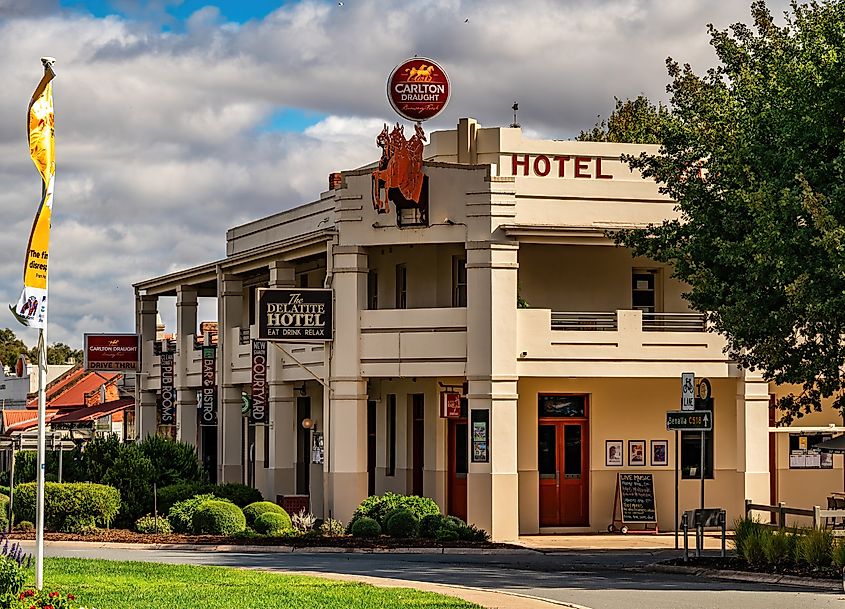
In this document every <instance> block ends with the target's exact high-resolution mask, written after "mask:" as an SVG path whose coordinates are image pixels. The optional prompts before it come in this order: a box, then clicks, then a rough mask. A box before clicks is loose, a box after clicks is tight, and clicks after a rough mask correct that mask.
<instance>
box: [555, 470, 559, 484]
mask: <svg viewBox="0 0 845 609" xmlns="http://www.w3.org/2000/svg"><path fill="white" fill-rule="evenodd" d="M555 486H560V472H559V471H555Z"/></svg>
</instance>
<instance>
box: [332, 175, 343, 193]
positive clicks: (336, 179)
mask: <svg viewBox="0 0 845 609" xmlns="http://www.w3.org/2000/svg"><path fill="white" fill-rule="evenodd" d="M342 182H343V178H342V177H341V175H340V172H339V171H334V172H332V173H330V174H329V190H339V189H340V188H341V187H342Z"/></svg>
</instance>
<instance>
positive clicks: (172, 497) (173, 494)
mask: <svg viewBox="0 0 845 609" xmlns="http://www.w3.org/2000/svg"><path fill="white" fill-rule="evenodd" d="M213 489H214V485H213V484H207V483H205V482H183V483H181V484H171V485H169V486H162V487H161V488H159V489H156V500H157V502H158V506H157V507H158V511H159V513H161V514H167V513H168V512H169V511H170V508H172V507H173V506H174V505H176V504H177V503H179V502H180V501H185V500H186V499H190V498H191V497H196V496H197V495H207V494H211V492H212V490H213Z"/></svg>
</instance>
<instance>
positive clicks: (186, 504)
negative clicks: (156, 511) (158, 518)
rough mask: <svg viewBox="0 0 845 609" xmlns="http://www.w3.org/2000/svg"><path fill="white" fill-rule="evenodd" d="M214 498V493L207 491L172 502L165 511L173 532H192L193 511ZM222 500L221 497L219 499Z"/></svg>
mask: <svg viewBox="0 0 845 609" xmlns="http://www.w3.org/2000/svg"><path fill="white" fill-rule="evenodd" d="M214 499H216V497H215V496H214V495H212V494H211V493H208V494H206V495H196V496H194V497H191V498H190V499H185V500H184V501H178V502H176V503H174V504H173V507H171V508H170V511H169V512H168V513H167V519H168V520H169V521H170V526H172V527H173V531H174V532H175V533H193V532H194V512H196V511H197V508H199V506H201V505H202V504H203V503H205V502H206V501H212V500H214ZM220 501H222V499H221V500H220Z"/></svg>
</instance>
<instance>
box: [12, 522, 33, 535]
mask: <svg viewBox="0 0 845 609" xmlns="http://www.w3.org/2000/svg"><path fill="white" fill-rule="evenodd" d="M15 530H16V531H20V532H21V533H29V532H30V531H34V530H35V525H34V524H32V523H31V522H30V521H29V520H21V521H20V522H19V523H17V524H16V525H15Z"/></svg>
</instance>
